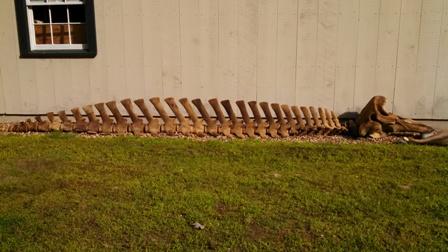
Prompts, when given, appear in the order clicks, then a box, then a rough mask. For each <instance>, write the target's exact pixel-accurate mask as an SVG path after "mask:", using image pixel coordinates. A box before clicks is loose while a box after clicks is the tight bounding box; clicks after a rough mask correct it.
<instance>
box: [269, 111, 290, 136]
mask: <svg viewBox="0 0 448 252" xmlns="http://www.w3.org/2000/svg"><path fill="white" fill-rule="evenodd" d="M271 107H272V110H274V113H275V116H276V117H277V124H278V125H280V127H279V129H278V133H280V136H281V137H289V127H290V126H289V124H288V123H286V121H285V118H284V117H283V114H282V109H281V107H280V104H278V103H271Z"/></svg>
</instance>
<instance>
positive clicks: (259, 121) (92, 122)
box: [0, 96, 433, 143]
mask: <svg viewBox="0 0 448 252" xmlns="http://www.w3.org/2000/svg"><path fill="white" fill-rule="evenodd" d="M163 101H165V102H166V105H168V108H169V109H170V110H171V111H172V112H173V113H174V115H175V117H174V118H172V117H170V116H169V115H168V113H167V112H166V110H165V108H164V106H163V104H162V102H161V98H159V97H153V98H151V99H149V102H148V103H145V100H144V99H137V100H134V103H135V105H137V107H138V108H139V109H140V111H141V112H142V113H143V115H139V114H138V113H137V112H135V111H134V107H133V103H132V100H131V99H129V98H126V99H123V100H121V101H120V102H116V101H109V102H107V103H102V102H100V103H96V104H95V105H94V106H92V105H84V106H81V108H82V110H83V111H84V114H82V111H81V109H79V108H78V107H76V108H72V109H71V110H70V111H71V112H72V115H67V114H66V113H65V111H64V110H62V111H59V112H57V113H53V112H49V113H47V114H46V116H47V118H48V120H45V119H43V118H41V117H40V116H36V117H35V120H34V121H33V120H32V119H28V120H26V121H24V122H13V123H0V132H15V133H34V132H50V131H61V132H75V133H80V134H86V133H87V134H90V135H93V137H96V135H99V134H101V135H114V134H133V135H138V136H166V135H168V136H173V137H188V138H193V139H231V138H258V139H265V138H268V139H276V140H280V139H284V140H286V141H307V142H334V143H359V142H376V141H377V142H396V140H397V139H396V138H393V137H382V138H381V139H380V140H371V139H369V140H362V141H361V140H354V139H352V138H347V137H343V136H346V135H348V133H349V131H348V128H349V127H348V126H353V127H356V129H355V130H354V132H356V133H358V135H360V136H369V137H370V138H377V137H378V136H386V135H387V134H389V135H391V134H395V135H400V136H403V135H406V136H422V138H423V137H424V136H425V134H426V133H428V132H431V131H433V129H432V128H431V127H428V126H426V125H423V124H420V123H417V122H415V121H413V120H411V119H405V118H402V117H400V116H397V115H394V114H392V113H387V112H385V111H384V108H383V105H384V103H385V98H384V97H382V96H375V97H373V98H372V99H371V101H369V103H368V104H367V105H366V107H365V108H364V109H363V110H362V111H361V113H360V115H359V117H358V118H357V120H356V122H351V124H349V125H346V124H343V123H341V122H340V121H339V119H338V117H337V116H336V113H335V112H334V111H331V110H328V109H326V108H322V107H317V109H316V107H314V106H298V105H293V106H290V105H287V104H282V105H280V104H279V103H271V104H269V103H268V102H260V103H258V102H257V101H250V102H248V103H246V102H245V101H243V100H239V101H237V102H236V103H235V104H234V105H236V107H237V108H238V109H239V110H240V113H241V115H242V118H238V117H237V113H236V112H235V111H234V109H233V106H234V105H233V106H232V102H231V101H230V100H223V101H219V100H218V99H217V98H212V99H209V100H208V103H209V104H210V106H211V107H212V109H213V111H214V113H215V115H209V112H208V111H207V109H206V108H205V106H204V103H203V102H202V101H201V100H200V99H193V100H192V103H193V105H195V107H196V109H197V110H195V109H194V108H193V107H192V106H191V104H190V102H189V100H188V99H187V98H181V99H180V100H178V101H177V100H176V99H175V98H173V97H168V98H165V99H163ZM177 102H179V103H180V104H181V105H182V106H183V108H184V110H185V111H183V110H181V109H180V107H179V106H178V105H177ZM146 104H152V105H153V107H154V109H155V111H157V112H158V115H154V116H153V115H151V113H150V112H149V109H148V107H147V105H146ZM120 105H121V106H123V108H124V109H125V111H126V112H127V115H126V114H124V115H122V114H121V112H120V109H119V108H118V106H120ZM246 105H249V108H250V109H251V112H252V117H251V115H250V114H249V111H248V110H247V108H246ZM259 107H260V108H261V111H263V113H264V117H262V116H261V114H260V110H259ZM94 108H96V110H97V111H98V112H99V114H98V115H97V114H96V113H95V110H94ZM299 108H300V109H299ZM107 109H109V111H107ZM271 109H272V110H273V112H274V113H272V112H271ZM223 111H225V112H226V113H227V116H226V115H225V114H224V112H223ZM184 112H186V113H185V114H184ZM70 117H72V118H74V120H71V119H70ZM112 118H113V119H112ZM127 118H130V119H131V120H130V121H129V120H128V119H127ZM158 118H161V119H162V122H163V124H160V123H159V119H158ZM424 133H425V134H424ZM416 142H418V141H416Z"/></svg>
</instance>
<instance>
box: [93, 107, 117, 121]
mask: <svg viewBox="0 0 448 252" xmlns="http://www.w3.org/2000/svg"><path fill="white" fill-rule="evenodd" d="M95 108H96V110H98V112H99V113H100V116H101V121H102V122H103V123H110V124H112V123H113V121H112V119H110V117H109V115H108V114H107V111H106V107H105V105H104V103H102V102H101V103H97V104H95Z"/></svg>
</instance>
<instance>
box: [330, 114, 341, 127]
mask: <svg viewBox="0 0 448 252" xmlns="http://www.w3.org/2000/svg"><path fill="white" fill-rule="evenodd" d="M331 119H332V120H333V122H334V125H335V126H336V128H337V129H343V127H342V125H341V123H340V122H339V118H338V116H337V115H336V113H335V112H334V111H331Z"/></svg>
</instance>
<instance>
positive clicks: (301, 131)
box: [291, 105, 308, 135]
mask: <svg viewBox="0 0 448 252" xmlns="http://www.w3.org/2000/svg"><path fill="white" fill-rule="evenodd" d="M291 110H292V113H293V114H294V117H295V118H296V121H297V125H298V131H299V134H301V135H302V134H306V133H307V132H308V127H307V126H306V125H305V122H304V121H303V119H302V115H301V113H300V109H299V107H297V106H295V105H294V106H291Z"/></svg>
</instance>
